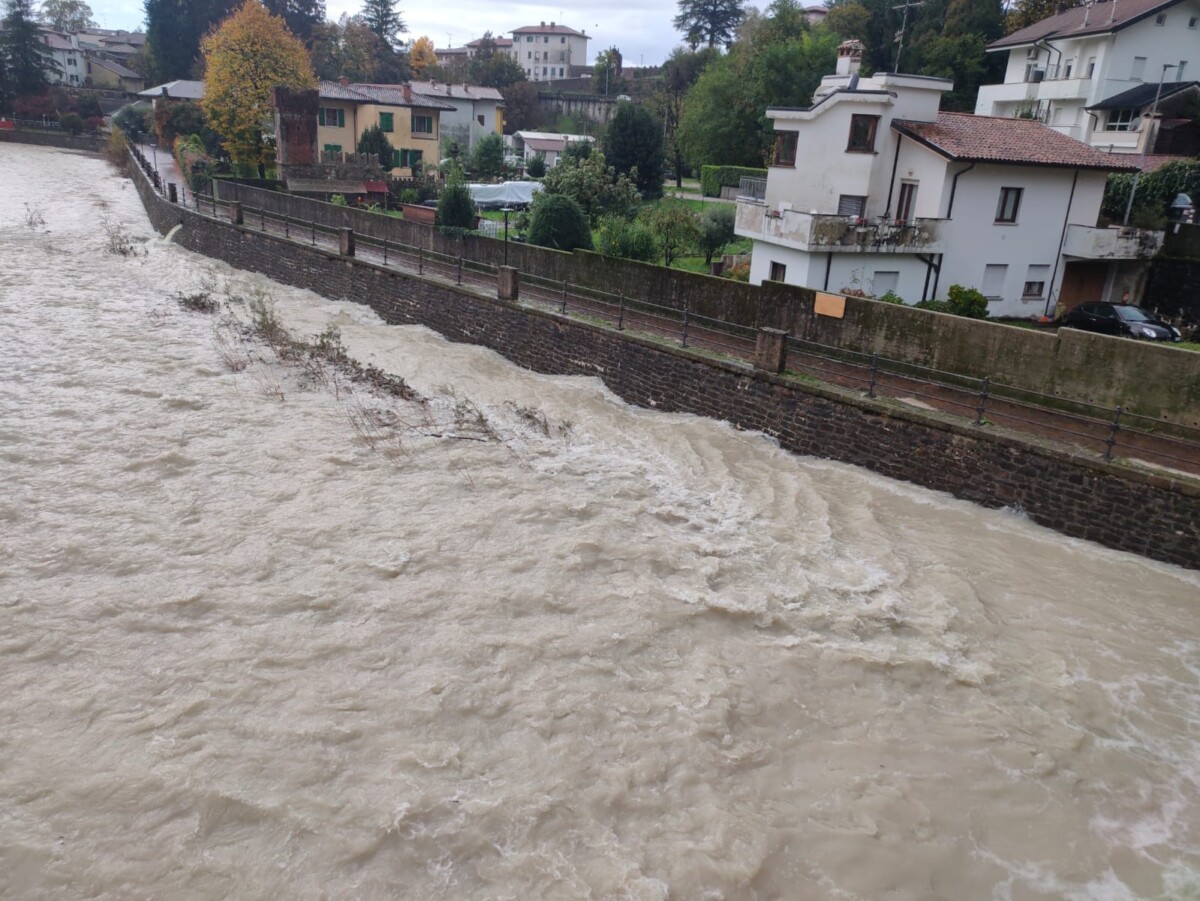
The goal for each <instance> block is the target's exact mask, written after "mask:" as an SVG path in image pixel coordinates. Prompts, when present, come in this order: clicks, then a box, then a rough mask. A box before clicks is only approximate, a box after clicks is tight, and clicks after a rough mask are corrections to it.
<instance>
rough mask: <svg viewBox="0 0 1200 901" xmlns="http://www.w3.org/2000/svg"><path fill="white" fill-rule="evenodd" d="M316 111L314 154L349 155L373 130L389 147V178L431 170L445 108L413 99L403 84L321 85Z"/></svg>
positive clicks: (429, 100) (435, 162)
mask: <svg viewBox="0 0 1200 901" xmlns="http://www.w3.org/2000/svg"><path fill="white" fill-rule="evenodd" d="M318 96H319V102H318V110H317V149H318V150H320V151H322V152H325V153H341V152H345V153H354V152H355V150H356V149H357V147H358V140H359V138H361V137H362V134H363V132H365V131H366V130H367V129H368V128H370V127H371V126H373V125H378V126H379V127H380V128H381V129H383V133H384V134H385V135H387V139H388V143H389V144H391V145H392V171H391V175H392V177H393V178H408V177H410V176H412V175H414V174H415V173H414V171H413V170H414V168H415V169H416V170H418V172H419V171H420V169H421V167H422V166H423V165H427V166H430V167H432V168H436V167H437V165H438V162H439V160H438V148H439V146H440V141H441V134H440V131H439V126H438V117H439V114H440V113H441V112H442V111H443V110H453V109H454V107H453V106H451V105H450V104H448V103H445V102H443V101H440V100H437V99H435V98H432V97H422V96H420V95H417V94H414V93H413V92H412V89H411V88H410V87H409V86H408V85H406V84H339V83H338V82H336V81H323V82H321V85H320V90H319V94H318Z"/></svg>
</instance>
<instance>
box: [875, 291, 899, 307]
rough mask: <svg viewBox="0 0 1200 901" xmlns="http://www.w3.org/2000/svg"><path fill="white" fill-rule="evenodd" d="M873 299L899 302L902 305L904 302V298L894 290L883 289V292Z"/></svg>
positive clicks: (884, 301)
mask: <svg viewBox="0 0 1200 901" xmlns="http://www.w3.org/2000/svg"><path fill="white" fill-rule="evenodd" d="M875 299H876V300H877V301H879V302H880V303H895V304H900V305H902V306H903V304H904V298H903V297H901V296H900V295H899V294H897V293H896V292H895V291H885V292H884V293H882V294H880V295H879V296H878V297H876V298H875Z"/></svg>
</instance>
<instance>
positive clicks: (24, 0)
mask: <svg viewBox="0 0 1200 901" xmlns="http://www.w3.org/2000/svg"><path fill="white" fill-rule="evenodd" d="M4 9H5V14H4V19H3V21H0V28H2V29H3V30H2V31H0V58H2V63H0V68H2V70H3V73H4V89H3V91H0V93H7V94H12V95H14V96H17V97H22V96H25V95H28V94H40V93H41V92H42V89H43V88H45V87H46V74H47V72H51V71H54V70H55V68H56V67H55V65H54V60H53V58H52V57H51V56H50V54H49V52H48V51H47V50H46V45H45V44H43V43H42V36H41V34H40V33H39V32H38V28H37V22H36V21H35V19H34V13H33V0H7V2H6V3H5V4H4Z"/></svg>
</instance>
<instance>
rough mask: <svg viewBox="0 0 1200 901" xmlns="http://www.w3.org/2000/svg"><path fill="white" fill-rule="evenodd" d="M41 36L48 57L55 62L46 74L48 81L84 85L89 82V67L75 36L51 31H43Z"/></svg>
mask: <svg viewBox="0 0 1200 901" xmlns="http://www.w3.org/2000/svg"><path fill="white" fill-rule="evenodd" d="M41 35H42V43H43V44H45V45H46V51H47V55H48V56H49V57H50V58H51V59H53V61H54V64H53V66H52V67H51V68H50V69H48V70H47V72H46V76H47V78H46V80H47V81H49V82H50V83H51V84H68V85H82V84H84V83H85V82H86V81H87V67H86V64H85V58H84V54H83V51H82V50H81V49H80V48H79V43H78V41H77V40H76V39H75V36H74V35H70V34H66V33H64V32H61V31H51V30H49V29H42V30H41Z"/></svg>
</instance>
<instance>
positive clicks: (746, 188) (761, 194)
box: [738, 175, 767, 200]
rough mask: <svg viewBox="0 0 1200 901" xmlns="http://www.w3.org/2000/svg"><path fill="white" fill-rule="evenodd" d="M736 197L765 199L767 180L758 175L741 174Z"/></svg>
mask: <svg viewBox="0 0 1200 901" xmlns="http://www.w3.org/2000/svg"><path fill="white" fill-rule="evenodd" d="M738 198H739V199H745V200H766V198H767V180H766V179H765V178H761V177H759V176H754V175H743V176H742V177H741V179H740V180H739V182H738Z"/></svg>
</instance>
